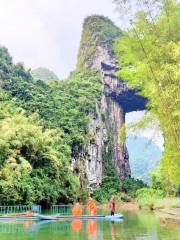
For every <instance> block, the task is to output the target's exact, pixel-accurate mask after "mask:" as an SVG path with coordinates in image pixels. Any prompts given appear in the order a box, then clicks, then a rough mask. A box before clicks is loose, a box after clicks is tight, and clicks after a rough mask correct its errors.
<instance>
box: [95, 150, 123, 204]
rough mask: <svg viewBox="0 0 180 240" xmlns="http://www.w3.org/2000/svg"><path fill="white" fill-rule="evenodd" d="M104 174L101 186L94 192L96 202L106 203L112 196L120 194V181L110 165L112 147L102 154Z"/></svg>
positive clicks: (111, 164)
mask: <svg viewBox="0 0 180 240" xmlns="http://www.w3.org/2000/svg"><path fill="white" fill-rule="evenodd" d="M103 159H104V173H103V179H102V184H101V186H100V187H99V188H98V189H97V190H96V191H95V193H94V197H95V199H96V200H97V201H98V202H106V201H107V200H109V199H110V198H111V196H112V195H117V194H118V193H119V192H120V188H121V186H120V181H119V176H118V173H117V170H116V169H115V167H114V165H113V163H112V147H110V146H109V148H108V151H107V152H104V156H103Z"/></svg>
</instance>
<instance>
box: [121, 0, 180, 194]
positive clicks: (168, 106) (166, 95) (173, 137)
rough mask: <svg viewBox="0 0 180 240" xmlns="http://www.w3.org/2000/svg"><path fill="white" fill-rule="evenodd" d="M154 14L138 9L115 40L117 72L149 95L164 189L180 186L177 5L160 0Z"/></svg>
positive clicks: (179, 14)
mask: <svg viewBox="0 0 180 240" xmlns="http://www.w3.org/2000/svg"><path fill="white" fill-rule="evenodd" d="M161 3H162V8H161V9H160V11H159V12H158V14H157V16H156V17H153V16H152V14H151V11H141V12H139V13H138V14H137V17H136V18H135V19H134V20H133V21H131V28H130V29H129V30H127V31H126V32H124V36H123V37H122V38H121V39H119V40H118V42H117V44H116V52H117V56H118V58H119V61H120V65H121V67H122V70H121V71H119V72H118V76H119V77H123V78H124V79H125V80H126V81H128V82H129V84H130V85H131V86H132V87H135V88H137V89H139V90H140V94H141V95H143V96H145V97H147V98H148V99H149V102H148V106H147V107H148V110H149V111H150V112H152V113H153V114H155V116H156V117H157V118H158V119H159V121H160V125H161V128H162V130H163V133H164V139H165V151H164V154H163V158H162V160H161V171H160V172H161V175H162V177H163V181H164V182H165V183H166V184H165V185H166V186H167V191H168V192H169V193H171V194H172V193H175V191H176V189H177V188H178V187H180V175H179V171H180V111H179V109H180V82H179V78H180V70H179V69H180V68H179V63H180V42H179V40H180V32H179V30H178V29H180V5H179V3H178V1H175V0H165V1H161Z"/></svg>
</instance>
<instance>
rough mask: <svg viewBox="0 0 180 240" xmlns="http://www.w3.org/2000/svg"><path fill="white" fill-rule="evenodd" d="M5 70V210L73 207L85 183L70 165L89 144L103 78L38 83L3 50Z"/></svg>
mask: <svg viewBox="0 0 180 240" xmlns="http://www.w3.org/2000/svg"><path fill="white" fill-rule="evenodd" d="M0 68H1V119H0V128H1V131H0V132H1V134H0V135H1V136H0V139H1V144H0V152H1V155H0V157H1V171H0V179H1V181H0V196H1V197H0V201H1V203H0V204H15V203H23V204H30V203H33V202H48V203H49V202H51V203H53V202H56V201H59V202H66V201H68V202H69V201H73V200H74V199H76V198H77V197H79V195H80V183H79V179H78V178H77V177H76V176H75V175H74V174H73V173H72V171H71V169H70V159H71V156H72V155H73V154H75V153H76V152H77V151H80V149H81V148H82V147H83V145H84V144H85V143H86V140H87V126H88V117H87V116H88V114H90V113H91V112H93V111H94V108H95V101H96V100H98V98H99V96H100V95H101V83H100V79H99V75H98V74H97V72H90V71H89V72H81V73H78V72H77V73H72V74H71V76H70V77H69V79H68V80H66V81H60V82H56V81H54V82H51V81H50V82H48V81H46V82H44V81H41V80H34V79H33V78H32V77H31V74H30V72H29V71H26V70H25V69H24V67H23V65H22V64H17V65H14V64H13V63H12V58H11V57H10V55H9V53H8V51H7V49H6V48H4V47H1V48H0ZM81 194H82V192H81Z"/></svg>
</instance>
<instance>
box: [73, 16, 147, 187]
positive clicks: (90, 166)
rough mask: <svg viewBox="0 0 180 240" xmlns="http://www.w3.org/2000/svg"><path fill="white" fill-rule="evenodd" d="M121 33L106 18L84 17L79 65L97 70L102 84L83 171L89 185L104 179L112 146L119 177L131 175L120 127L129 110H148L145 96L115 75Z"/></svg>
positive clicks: (93, 185) (95, 184) (94, 184)
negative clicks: (105, 166)
mask: <svg viewBox="0 0 180 240" xmlns="http://www.w3.org/2000/svg"><path fill="white" fill-rule="evenodd" d="M99 31H101V32H99ZM121 35H122V34H121V32H120V30H119V29H118V28H117V27H116V26H115V25H114V24H113V23H112V22H111V21H110V20H109V19H107V18H105V17H102V16H91V17H88V18H87V19H86V20H85V23H84V28H83V34H82V40H81V46H80V51H79V56H78V64H77V68H81V69H82V68H83V69H94V68H95V69H98V70H99V72H100V73H101V80H102V85H103V94H102V98H101V101H100V102H98V103H97V106H96V114H94V116H90V117H91V123H90V125H89V135H90V138H91V141H90V142H89V144H88V146H87V147H86V149H85V150H84V170H85V172H86V179H87V185H88V186H89V187H90V188H96V187H97V186H99V185H100V183H101V181H102V174H103V164H104V159H103V156H104V153H105V152H107V151H109V149H110V147H111V148H112V161H113V163H114V166H115V167H116V169H117V172H118V174H119V177H120V178H122V179H123V178H125V177H128V176H130V175H131V170H130V165H129V155H128V151H127V147H126V144H125V143H120V142H119V140H118V136H119V130H120V128H121V127H122V126H123V124H124V123H125V114H126V112H130V111H135V110H143V109H145V104H146V99H144V98H142V97H140V96H138V95H136V91H135V90H134V89H131V88H130V87H129V86H128V85H127V83H125V82H124V81H123V80H122V79H119V78H117V77H116V76H115V73H116V71H117V70H119V67H118V62H117V60H116V59H115V55H114V52H113V49H112V45H113V43H114V41H115V39H116V38H117V37H120V36H121ZM92 40H94V42H91V41H92Z"/></svg>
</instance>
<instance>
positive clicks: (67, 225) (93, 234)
mask: <svg viewBox="0 0 180 240" xmlns="http://www.w3.org/2000/svg"><path fill="white" fill-rule="evenodd" d="M32 239H33V240H86V239H88V240H109V239H110V240H122V239H123V240H124V239H127V240H131V239H133V240H134V239H136V240H137V239H138V240H146V239H148V240H155V239H162V240H166V239H168V240H180V229H179V228H178V227H173V226H163V225H162V224H160V222H159V220H158V218H156V217H155V216H154V215H153V214H150V213H141V212H140V213H138V214H132V213H125V214H124V221H122V222H107V221H92V220H91V221H68V222H60V221H59V222H47V221H44V222H43V221H42V222H31V221H29V222H13V223H0V240H32Z"/></svg>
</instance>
